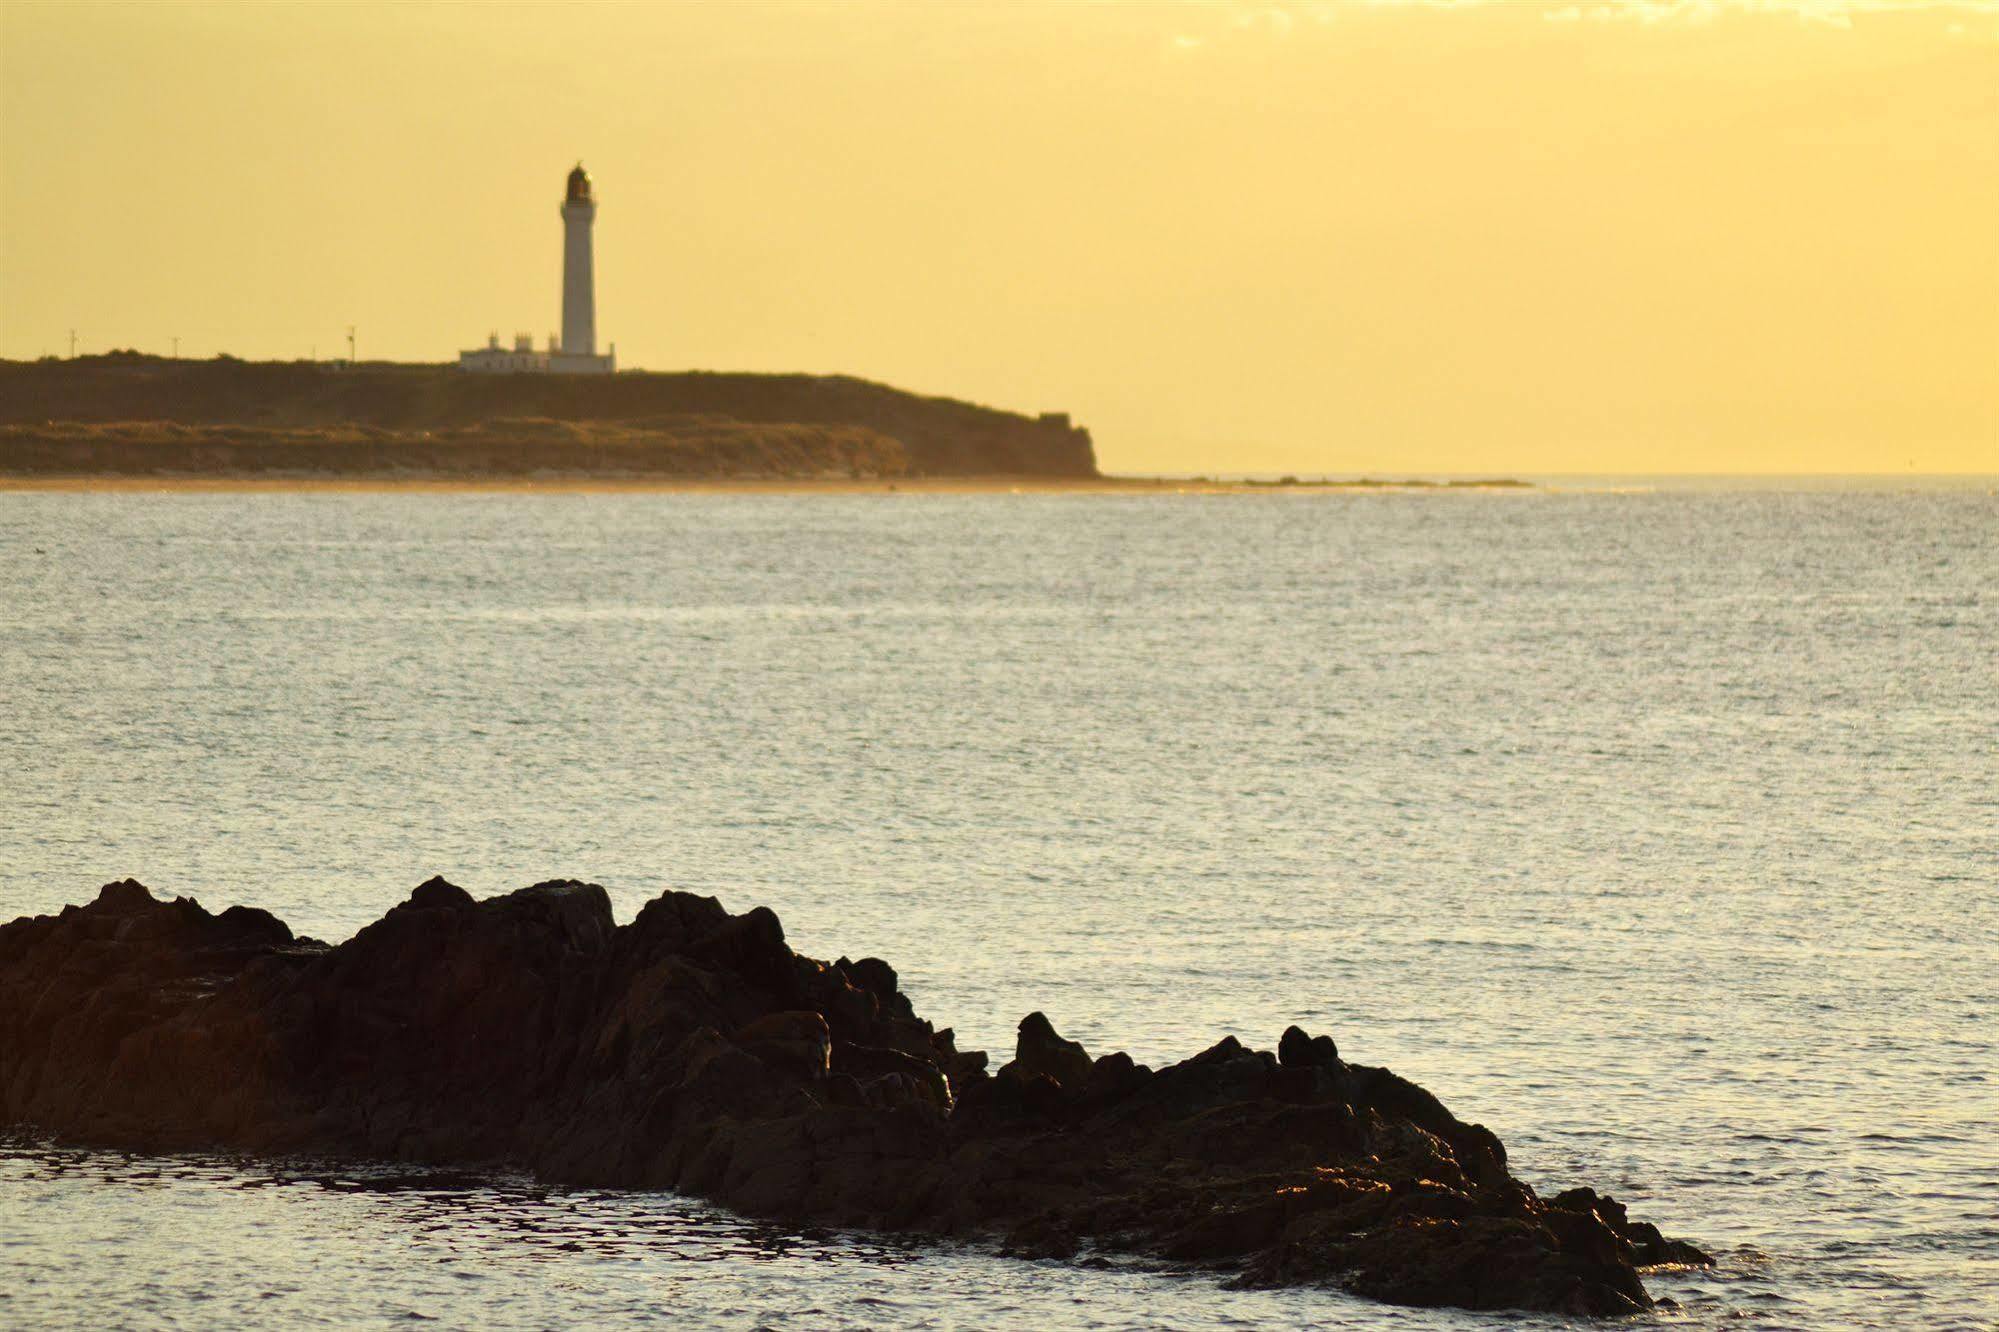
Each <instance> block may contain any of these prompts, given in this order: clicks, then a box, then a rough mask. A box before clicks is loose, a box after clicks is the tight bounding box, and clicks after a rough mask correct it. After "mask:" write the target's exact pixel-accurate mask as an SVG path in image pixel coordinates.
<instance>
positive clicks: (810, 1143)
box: [0, 879, 1707, 1314]
mask: <svg viewBox="0 0 1999 1332" xmlns="http://www.w3.org/2000/svg"><path fill="white" fill-rule="evenodd" d="M0 1123H4V1124H7V1125H12V1126H17V1127H25V1128H31V1129H36V1130H39V1131H42V1132H48V1133H54V1134H58V1135H61V1136H63V1137H66V1138H69V1139H73V1140H78V1141H84V1142H94V1143H101V1144H108V1145H117V1146H122V1147H129V1148H138V1149H144V1150H194V1149H211V1148H226V1149H230V1150H237V1151H257V1152H268V1153H276V1152H294V1151H310V1152H314V1153H339V1154H351V1155H364V1156H372V1157H385V1158H398V1159H404V1160H411V1161H423V1162H435V1163H459V1164H465V1163H475V1164H476V1163H486V1162H491V1163H502V1162H504V1163H515V1164H522V1165H526V1166H529V1167H531V1168H533V1169H534V1170H535V1171H537V1172H539V1173H540V1174H541V1175H542V1176H543V1177H544V1178H546V1179H548V1180H550V1181H553V1182H559V1183H573V1184H587V1185H605V1186H626V1187H635V1188H662V1189H677V1190H681V1191H683V1192H686V1193H690V1194H695V1195H699V1196H701V1197H705V1198H709V1199H713V1200H715V1201H717V1202H719V1203H723V1204H725V1205H727V1206H730V1207H733V1208H736V1209H738V1210H740V1211H743V1212H746V1213H751V1214H754V1215H758V1216H765V1217H771V1218H776V1219H780V1220H786V1221H794V1222H801V1223H802V1222H810V1223H816V1224H828V1225H844V1226H862V1227H873V1228H882V1229H897V1230H907V1231H914V1232H921V1233H930V1234H938V1235H954V1236H964V1237H969V1238H974V1239H987V1240H991V1241H995V1242H998V1243H1000V1244H1002V1245H1003V1246H1004V1247H1005V1248H1006V1250H1007V1251H1009V1252H1012V1253H1016V1254H1022V1255H1034V1256H1051V1255H1054V1256H1067V1255H1073V1254H1075V1253H1077V1252H1078V1251H1080V1250H1081V1249H1083V1248H1085V1247H1086V1246H1094V1247H1098V1248H1102V1249H1108V1250H1118V1251H1123V1252H1128V1253H1134V1254H1139V1255H1145V1256H1150V1257H1154V1258H1157V1259H1161V1260H1164V1261H1167V1262H1172V1263H1182V1264H1193V1265H1197V1266H1201V1267H1205V1268H1211V1269H1214V1270H1217V1271H1219V1272H1224V1273H1229V1274H1233V1275H1234V1277H1235V1278H1236V1279H1237V1280H1240V1281H1243V1282H1247V1283H1257V1284H1300V1283H1323V1284H1329V1285H1338V1286H1341V1287H1344V1288H1346V1289H1349V1290H1353V1291H1356V1292H1358V1293H1360V1294H1363V1295H1369V1296H1373V1297H1376V1298H1379V1299H1384V1300H1392V1301H1398V1302H1403V1303H1410V1304H1424V1305H1443V1304H1449V1305H1464V1306H1468V1307H1473V1308H1522V1309H1549V1310H1561V1311H1568V1312H1574V1313H1582V1314H1610V1313H1619V1312H1624V1311H1628V1310H1632V1309H1637V1308H1641V1307H1644V1306H1645V1305H1646V1304H1648V1303H1649V1301H1648V1299H1647V1296H1646V1293H1645V1290H1644V1287H1643V1286H1642V1285H1641V1284H1640V1280H1639V1276H1638V1269H1639V1268H1640V1267H1643V1266H1646V1265H1651V1264H1662V1263H1703V1262H1706V1261H1707V1260H1706V1258H1705V1257H1704V1256H1703V1255H1702V1254H1701V1253H1700V1252H1699V1251H1698V1250H1696V1249H1694V1248H1693V1247H1692V1246H1690V1245H1687V1244H1684V1243H1680V1242H1677V1241H1672V1240H1668V1239H1665V1238H1664V1237H1663V1236H1661V1235H1660V1234H1659V1232H1658V1231H1657V1230H1656V1229H1654V1228H1653V1227H1651V1226H1649V1225H1646V1224H1644V1223H1642V1222H1633V1221H1631V1220H1630V1219H1629V1218H1628V1217H1627V1216H1626V1215H1625V1212H1624V1208H1623V1207H1622V1206H1620V1205H1619V1204H1618V1203H1616V1202H1615V1201H1613V1200H1612V1199H1609V1198H1606V1197H1602V1196H1599V1195H1598V1194H1596V1193H1595V1192H1593V1191H1591V1190H1589V1189H1571V1190H1569V1191H1567V1192H1565V1193H1559V1194H1556V1195H1555V1196H1554V1197H1552V1198H1549V1199H1542V1198H1540V1197H1538V1196H1537V1195H1536V1194H1535V1192H1534V1190H1532V1189H1531V1188H1529V1187H1528V1186H1527V1185H1525V1184H1523V1183H1521V1182H1520V1181H1519V1180H1517V1179H1515V1178H1514V1177H1513V1176H1512V1175H1511V1174H1509V1173H1508V1171H1507V1168H1506V1152H1505V1149H1504V1148H1503V1147H1502V1146H1501V1145H1500V1143H1499V1141H1498V1139H1497V1138H1495V1137H1494V1136H1493V1135H1492V1134H1491V1133H1489V1132H1487V1131H1486V1130H1485V1129H1483V1128H1481V1127H1480V1126H1478V1125H1476V1124H1466V1123H1464V1122H1462V1121H1460V1120H1458V1119H1457V1118H1456V1117H1454V1116H1453V1115H1452V1114H1451V1113H1450V1112H1449V1111H1448V1110H1446V1109H1445V1108H1444V1106H1443V1105H1442V1104H1441V1103H1439V1102H1438V1101H1437V1099H1436V1098H1435V1097H1433V1096H1431V1095H1430V1094H1429V1093H1427V1092H1425V1091H1424V1090H1423V1089H1421V1088H1420V1087H1417V1086H1415V1085H1414V1084H1412V1083H1410V1082H1407V1081H1405V1080H1404V1079H1402V1078H1399V1077H1397V1076H1396V1075H1395V1074H1393V1073H1390V1072H1388V1071H1387V1070H1386V1069H1379V1068H1368V1067H1364V1066H1361V1065H1357V1064H1349V1063H1347V1062H1345V1061H1344V1060H1342V1059H1341V1058H1340V1056H1339V1052H1338V1051H1337V1050H1336V1049H1335V1048H1334V1045H1333V1042H1332V1041H1331V1040H1330V1039H1328V1038H1326V1037H1324V1036H1320V1037H1312V1036H1309V1035H1307V1034H1306V1033H1305V1032H1303V1031H1301V1030H1299V1029H1297V1028H1295V1027H1294V1028H1292V1029H1291V1030H1289V1031H1286V1032H1285V1033H1284V1035H1283V1039H1282V1040H1281V1041H1280V1042H1279V1043H1278V1052H1277V1054H1275V1055H1273V1054H1270V1053H1268V1052H1265V1051H1260V1050H1252V1049H1249V1048H1247V1047H1245V1046H1243V1045H1242V1044H1240V1043H1239V1042H1237V1041H1236V1040H1235V1039H1234V1038H1233V1037H1229V1038H1225V1039H1224V1040H1222V1041H1221V1042H1219V1043H1218V1044H1216V1045H1215V1046H1213V1047H1212V1048H1210V1049H1208V1050H1206V1051H1204V1052H1202V1053H1201V1054H1198V1055H1196V1056H1194V1057H1193V1058H1191V1059H1188V1060H1186V1061H1184V1062H1182V1063H1179V1064H1174V1065H1172V1066H1170V1067H1167V1068H1162V1069H1157V1070H1153V1069H1148V1068H1146V1067H1144V1066H1142V1065H1139V1064H1135V1063H1133V1062H1132V1060H1131V1059H1130V1058H1128V1057H1126V1056H1124V1055H1121V1054H1114V1055H1108V1056H1105V1057H1103V1058H1099V1059H1091V1058H1090V1056H1089V1054H1088V1053H1087V1052H1086V1051H1085V1050H1084V1049H1083V1047H1082V1046H1081V1045H1079V1044H1077V1043H1076V1042H1074V1041H1067V1040H1064V1039H1063V1038H1062V1037H1061V1036H1060V1035H1058V1034H1057V1032H1056V1031H1055V1029H1054V1027H1053V1025H1052V1024H1051V1023H1050V1022H1049V1021H1048V1019H1047V1018H1046V1017H1045V1016H1044V1015H1042V1014H1039V1013H1035V1014H1030V1015H1029V1016H1028V1018H1027V1019H1026V1020H1024V1021H1023V1022H1022V1023H1021V1029H1020V1040H1019V1045H1018V1048H1017V1049H1016V1051H1015V1053H1014V1057H1013V1059H1012V1060H1010V1061H1009V1062H1008V1063H1007V1064H1006V1065H1005V1066H1004V1067H1002V1068H1001V1069H1000V1070H999V1071H998V1072H997V1073H996V1074H994V1073H988V1072H987V1071H986V1060H985V1057H984V1056H983V1055H982V1054H978V1053H976V1052H969V1051H960V1050H958V1049H956V1047H955V1043H954V1041H953V1038H952V1034H951V1032H950V1031H948V1030H942V1031H940V1030H937V1029H936V1028H934V1027H932V1026H931V1024H930V1023H928V1022H926V1021H924V1020H923V1019H921V1018H919V1017H918V1016H917V1015H916V1013H915V1011H914V1009H913V1008H912V1006H911V1004H910V1002H909V1000H908V998H907V997H906V996H904V995H903V994H902V993H901V991H900V989H899V987H898V982H897V978H896V974H895V972H894V970H893V969H892V968H891V967H889V966H888V965H887V964H886V963H884V962H881V961H880V960H878V959H873V958H865V959H862V960H861V961H858V962H855V961H849V960H848V959H845V958H842V959H840V960H839V961H837V962H833V963H830V964H829V963H825V962H818V961H814V960H813V959H811V958H807V957H802V956H800V955H798V954H796V953H794V952H793V951H792V950H791V949H790V948H789V947H788V946H787V945H786V944H785V940H784V931H783V929H782V927H781V926H780V925H779V923H778V920H777V917H776V916H774V915H772V914H771V912H770V911H768V910H766V909H763V908H757V909H755V910H752V911H749V912H746V913H744V914H742V915H730V914H729V913H728V912H727V911H725V910H723V908H722V907H721V905H720V904H719V903H717V902H716V901H715V900H714V899H713V898H707V897H696V896H693V895H690V894H684V893H668V894H666V895H664V896H662V897H660V898H658V899H656V900H655V901H653V902H651V903H649V904H648V905H647V906H646V907H645V908H644V909H643V910H642V911H640V913H639V914H638V917H637V919H635V920H634V921H632V923H630V924H628V925H625V926H622V927H620V926H617V925H615V924H614V923H613V921H612V916H611V907H610V901H609V899H608V897H607V896H606V895H605V893H604V890H603V889H602V888H599V887H597V886H595V885H592V884H584V883H573V882H555V883H544V884H539V885H536V886H535V887H532V888H526V889H523V890H521V891H520V892H516V893H512V894H509V895H507V896H504V897H496V898H491V899H488V900H486V901H474V900H473V898H472V897H471V896H470V895H469V894H467V893H466V892H464V891H463V890H462V889H459V888H457V887H455V886H453V885H452V884H449V883H446V882H445V881H444V880H442V879H432V880H430V881H429V882H428V883H425V884H423V885H421V886H420V887H418V888H417V889H416V890H415V891H414V892H413V893H411V895H410V898H409V900H408V901H406V902H404V903H402V904H401V905H400V906H397V907H396V908H395V909H393V910H392V911H390V912H389V913H388V914H387V915H386V916H384V917H383V918H382V919H381V920H379V921H377V922H376V923H375V924H373V925H370V926H369V927H368V928H366V929H364V930H362V931H361V932H360V933H359V934H357V935H355V936H354V938H352V939H351V940H349V941H348V942H346V943H344V944H341V945H339V946H338V947H329V946H327V945H325V944H321V943H317V942H314V941H312V940H310V939H302V938H295V937H294V936H293V935H292V933H291V931H290V930H289V929H287V928H286V927H285V925H284V924H283V923H282V922H280V921H279V920H277V919H276V918H274V917H273V916H271V915H269V914H268V913H265V912H262V911H256V910H250V909H246V908H242V907H232V908H230V909H229V910H227V911H224V912H222V913H221V914H220V915H214V914H211V913H209V912H208V911H206V910H204V909H202V908H201V907H200V906H199V905H197V904H196V903H195V902H194V901H192V900H191V899H187V898H179V899H175V900H174V901H171V902H161V901H156V900H155V899H154V898H153V897H152V895H151V894H150V893H148V892H147V890H146V889H145V888H144V887H142V886H141V885H140V884H138V883H135V882H132V881H130V880H126V881H123V882H120V883H114V884H109V885H107V886H106V887H105V888H104V889H103V890H102V892H100V893H99V895H98V898H97V900H96V901H95V902H93V903H92V904H91V905H89V906H85V907H69V908H66V909H65V910H64V911H63V912H62V913H61V914H60V915H58V916H42V917H35V918H30V919H22V920H17V921H15V922H13V923H12V924H10V925H6V926H0Z"/></svg>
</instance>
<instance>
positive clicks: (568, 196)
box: [458, 162, 618, 375]
mask: <svg viewBox="0 0 1999 1332" xmlns="http://www.w3.org/2000/svg"><path fill="white" fill-rule="evenodd" d="M596 221H597V196H596V195H595V194H594V193H592V192H591V189H590V173H589V172H587V171H585V170H584V169H583V164H582V163H581V162H578V163H577V164H576V167H575V169H574V170H573V171H571V172H570V173H569V183H568V185H567V187H566V188H565V189H564V190H563V195H562V337H561V339H560V340H557V339H555V338H550V339H549V340H548V350H547V351H545V352H537V351H536V350H535V349H534V342H533V339H532V338H531V337H530V336H529V335H528V334H526V333H521V334H517V335H516V336H515V338H514V345H513V348H512V349H511V350H508V349H507V348H503V347H502V346H500V335H499V334H498V333H495V334H493V336H492V337H490V338H488V339H487V340H486V345H485V346H484V347H480V348H478V349H476V350H474V351H465V352H460V353H458V366H459V368H460V369H461V370H468V371H472V372H474V373H478V374H549V375H608V374H611V373H612V372H614V371H615V370H616V369H617V368H618V344H616V343H615V342H614V343H612V344H611V346H610V348H609V349H608V350H607V351H606V352H605V353H604V355H602V356H599V355H598V354H597V275H596V265H595V264H594V263H593V262H592V260H591V255H590V228H591V227H592V225H594V224H595V223H596Z"/></svg>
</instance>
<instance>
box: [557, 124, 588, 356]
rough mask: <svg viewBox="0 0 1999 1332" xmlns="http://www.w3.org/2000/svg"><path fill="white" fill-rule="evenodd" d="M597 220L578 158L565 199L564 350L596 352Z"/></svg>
mask: <svg viewBox="0 0 1999 1332" xmlns="http://www.w3.org/2000/svg"><path fill="white" fill-rule="evenodd" d="M596 220H597V201H596V200H595V199H594V198H592V197H591V195H590V173H589V172H587V171H585V170H584V169H583V164H582V163H581V162H578V163H577V164H576V169H575V170H574V171H571V172H570V173H569V189H568V192H567V193H566V194H565V195H564V196H563V200H562V354H563V355H564V356H595V355H596V354H597V283H596V279H595V275H594V274H593V273H592V272H591V264H590V227H591V225H592V224H593V223H595V222H596Z"/></svg>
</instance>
